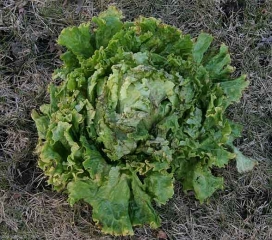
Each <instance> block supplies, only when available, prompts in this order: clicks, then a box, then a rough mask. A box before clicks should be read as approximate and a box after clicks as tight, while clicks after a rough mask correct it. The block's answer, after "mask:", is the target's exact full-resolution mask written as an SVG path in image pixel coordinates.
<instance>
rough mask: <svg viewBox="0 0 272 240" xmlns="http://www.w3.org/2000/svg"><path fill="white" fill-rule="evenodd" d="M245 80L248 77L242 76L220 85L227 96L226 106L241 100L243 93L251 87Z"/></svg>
mask: <svg viewBox="0 0 272 240" xmlns="http://www.w3.org/2000/svg"><path fill="white" fill-rule="evenodd" d="M245 79H246V75H242V76H241V77H239V78H237V79H235V80H232V81H227V82H221V83H219V85H220V87H221V88H222V89H223V91H224V93H225V94H226V96H227V99H226V104H225V106H228V105H229V104H231V103H233V102H238V101H239V100H240V98H241V97H242V91H243V90H244V89H245V88H246V87H247V86H248V85H249V82H248V81H245Z"/></svg>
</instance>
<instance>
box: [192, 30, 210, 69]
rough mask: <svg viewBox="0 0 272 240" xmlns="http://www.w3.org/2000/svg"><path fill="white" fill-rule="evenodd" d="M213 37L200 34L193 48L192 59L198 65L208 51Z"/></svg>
mask: <svg viewBox="0 0 272 240" xmlns="http://www.w3.org/2000/svg"><path fill="white" fill-rule="evenodd" d="M212 40H213V37H212V36H211V35H210V34H207V33H201V34H200V35H199V36H198V38H197V41H196V43H195V44H194V48H193V51H192V53H193V58H194V60H195V62H197V63H198V64H199V63H201V61H202V59H203V55H204V53H205V52H206V51H207V50H208V48H209V47H210V45H211V43H212Z"/></svg>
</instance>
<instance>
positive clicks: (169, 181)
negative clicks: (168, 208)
mask: <svg viewBox="0 0 272 240" xmlns="http://www.w3.org/2000/svg"><path fill="white" fill-rule="evenodd" d="M144 182H145V185H146V187H147V190H148V191H149V192H150V193H151V194H152V195H153V196H154V200H155V201H156V202H157V203H159V204H165V203H166V202H167V201H168V199H169V198H171V197H172V196H173V194H174V189H173V176H172V175H170V174H167V173H166V172H164V173H153V174H151V175H150V176H148V177H147V178H146V179H145V181H144Z"/></svg>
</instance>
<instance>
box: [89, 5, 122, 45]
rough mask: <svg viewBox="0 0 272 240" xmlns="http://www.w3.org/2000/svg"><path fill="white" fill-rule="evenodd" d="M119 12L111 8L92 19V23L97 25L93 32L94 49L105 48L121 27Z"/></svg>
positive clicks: (120, 14)
mask: <svg viewBox="0 0 272 240" xmlns="http://www.w3.org/2000/svg"><path fill="white" fill-rule="evenodd" d="M122 18H123V16H122V13H121V11H119V10H118V9H117V8H115V7H113V6H111V7H109V8H108V10H107V11H105V12H103V13H101V14H100V15H99V16H98V17H94V18H93V19H92V21H93V22H94V23H96V24H97V25H98V27H97V29H96V31H95V42H96V48H97V49H99V48H100V47H101V46H103V47H106V46H107V45H108V43H109V41H110V40H111V38H112V37H113V36H114V35H115V34H116V33H117V32H118V31H120V30H121V28H122V27H123V22H122V21H121V19H122Z"/></svg>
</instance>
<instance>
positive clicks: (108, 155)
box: [32, 7, 256, 235]
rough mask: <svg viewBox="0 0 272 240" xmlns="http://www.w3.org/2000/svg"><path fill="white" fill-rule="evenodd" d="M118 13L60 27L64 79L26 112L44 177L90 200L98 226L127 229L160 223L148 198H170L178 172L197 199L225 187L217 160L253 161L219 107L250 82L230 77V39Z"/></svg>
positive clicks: (240, 164)
mask: <svg viewBox="0 0 272 240" xmlns="http://www.w3.org/2000/svg"><path fill="white" fill-rule="evenodd" d="M122 19H123V16H122V14H121V12H120V11H119V10H118V9H116V8H114V7H110V8H109V9H108V10H107V11H105V12H103V13H101V14H100V15H99V16H98V17H94V18H93V19H92V21H91V22H90V23H84V24H81V25H80V26H79V27H68V28H66V29H64V30H63V31H62V32H61V34H60V36H59V38H58V43H59V44H60V45H62V46H64V47H65V48H66V49H67V50H66V52H65V53H64V54H63V55H62V56H61V59H62V61H63V66H62V67H61V68H60V69H58V70H56V72H55V73H54V78H60V79H62V81H61V83H60V84H59V85H57V84H54V82H52V83H51V84H50V86H49V92H50V103H49V104H45V105H42V106H41V107H40V113H38V112H37V111H33V113H32V117H33V119H34V120H35V123H36V126H37V130H38V136H39V140H38V145H37V153H38V154H39V161H38V164H39V167H40V168H41V169H42V170H43V171H44V173H45V175H46V176H48V183H49V184H52V185H53V186H54V189H55V190H58V191H66V192H67V193H68V196H69V199H68V200H69V202H70V204H74V203H76V202H77V201H79V200H84V201H85V202H87V203H89V204H90V205H91V206H92V207H93V219H94V221H95V222H96V223H97V225H98V226H100V227H101V228H102V231H103V232H104V233H108V234H113V235H132V234H133V226H138V225H143V224H149V225H150V226H151V227H153V228H157V227H159V226H160V222H161V220H160V218H159V216H158V214H157V213H156V211H155V209H154V207H153V204H156V205H158V206H160V205H161V204H165V203H166V202H167V201H168V200H169V199H170V198H171V197H172V196H173V193H174V191H173V184H174V181H175V180H178V181H181V183H182V186H183V190H184V191H185V192H186V191H188V190H193V191H194V193H195V197H196V198H197V199H198V200H199V201H200V202H203V201H204V200H205V199H207V198H208V197H210V196H211V195H212V194H213V193H214V192H215V191H216V190H217V189H222V187H223V179H222V177H220V176H214V174H213V172H212V171H211V170H212V169H213V168H214V167H217V168H223V167H224V166H225V165H226V164H228V162H229V160H231V159H236V162H237V169H238V171H239V172H244V171H247V170H250V169H252V168H253V167H254V165H255V163H256V162H255V161H253V160H251V159H248V158H246V157H244V156H243V155H242V153H241V152H240V151H239V150H238V149H237V148H236V147H234V145H233V140H234V139H235V138H237V137H239V135H240V132H241V127H240V126H239V125H237V124H236V123H234V122H232V121H230V120H229V119H227V118H226V116H225V115H224V113H225V111H226V109H227V107H228V106H229V105H230V104H232V103H233V102H237V101H239V99H240V98H241V94H242V91H243V90H244V89H245V88H246V87H247V86H248V82H247V81H246V80H245V78H246V77H245V75H242V76H240V77H238V78H236V79H232V78H231V73H232V72H233V71H234V68H233V67H231V66H230V65H229V64H230V55H229V53H228V48H227V46H226V45H224V44H222V45H221V46H220V49H219V50H218V49H217V48H216V47H215V46H212V45H211V43H212V41H213V37H212V36H211V35H209V34H206V33H201V34H200V35H199V36H198V37H197V38H196V39H192V38H191V37H190V36H189V35H184V34H182V32H181V31H180V30H179V29H177V28H175V27H173V26H169V25H166V24H164V23H162V22H161V21H160V20H158V19H155V18H144V17H140V18H138V19H136V20H135V21H134V22H124V21H122Z"/></svg>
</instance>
